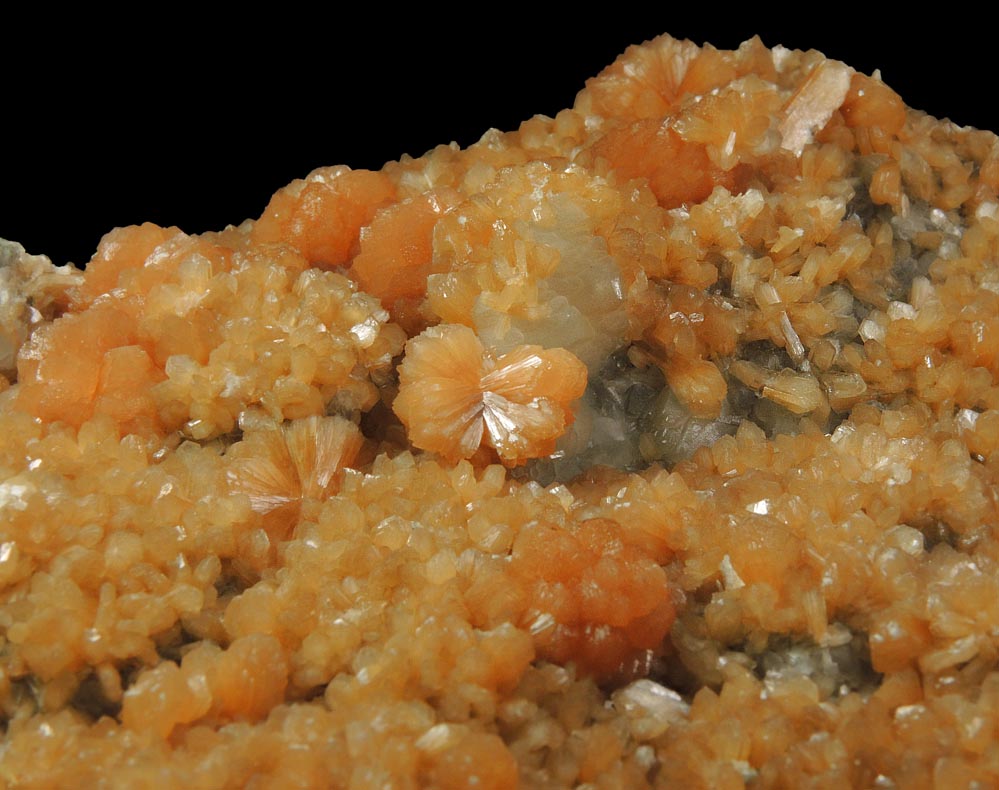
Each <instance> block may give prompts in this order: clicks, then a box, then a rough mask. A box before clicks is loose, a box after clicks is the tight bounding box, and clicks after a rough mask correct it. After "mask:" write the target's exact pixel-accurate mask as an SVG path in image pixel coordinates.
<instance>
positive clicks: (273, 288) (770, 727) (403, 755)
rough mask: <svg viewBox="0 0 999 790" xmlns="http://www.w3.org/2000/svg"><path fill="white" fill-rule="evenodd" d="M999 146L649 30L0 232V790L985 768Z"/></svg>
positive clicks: (746, 47)
mask: <svg viewBox="0 0 999 790" xmlns="http://www.w3.org/2000/svg"><path fill="white" fill-rule="evenodd" d="M997 191H999V143H997V139H996V137H995V135H993V134H991V133H989V132H982V131H976V130H973V129H961V128H958V127H955V126H954V125H952V124H950V123H947V122H941V121H937V120H935V119H933V118H929V117H927V116H925V115H923V114H922V113H919V112H917V111H913V110H909V109H907V108H906V107H905V105H904V104H903V103H902V101H901V99H900V98H899V97H898V96H897V95H896V94H895V93H894V92H893V91H892V90H891V89H890V88H888V87H887V86H885V85H884V84H883V83H882V82H881V81H880V80H879V79H878V78H877V77H876V76H875V77H867V76H864V75H862V74H858V73H856V72H854V71H853V70H852V69H850V68H849V67H848V66H845V65H844V64H841V63H837V62H835V61H830V60H827V59H825V58H824V57H823V56H822V55H821V54H819V53H817V52H805V53H803V52H792V51H788V50H786V49H783V48H780V47H777V48H775V49H774V50H768V49H766V48H765V47H764V46H763V45H762V43H761V42H760V41H759V40H758V39H754V40H752V41H748V42H746V43H745V44H743V45H742V46H741V47H740V48H739V49H738V50H736V51H733V52H724V51H719V50H716V49H714V48H712V47H710V46H705V47H697V46H696V45H694V44H692V43H690V42H682V41H677V40H674V39H672V38H670V37H668V36H663V37H661V38H658V39H656V40H654V41H651V42H648V43H646V44H644V45H642V46H638V47H632V48H630V49H629V50H628V51H627V52H625V53H624V54H623V55H622V56H621V57H620V58H619V59H618V60H617V61H615V63H613V64H612V65H611V66H609V67H608V68H607V69H606V70H604V72H602V73H601V74H600V75H599V76H597V77H596V78H594V79H592V80H590V81H589V82H588V83H587V85H586V87H585V89H584V90H583V91H581V92H580V94H579V95H578V97H577V99H576V102H575V105H574V107H573V108H572V109H567V110H565V111H563V112H561V113H559V114H558V115H557V116H556V117H555V118H553V119H552V118H543V117H537V118H534V119H532V120H529V121H527V122H525V123H524V124H522V125H521V127H520V128H519V129H518V130H516V131H513V132H508V133H501V132H497V131H490V132H488V133H487V134H486V135H485V136H484V137H483V138H482V140H481V141H480V142H478V143H477V144H475V145H473V146H471V147H469V148H468V149H465V150H461V149H459V148H458V147H457V146H441V147H439V148H437V149H434V150H433V151H430V152H429V153H427V154H426V155H424V156H422V157H419V158H417V159H413V158H409V157H404V158H403V159H401V160H400V161H398V162H392V163H389V164H387V165H386V166H385V167H384V169H383V170H382V171H381V172H378V173H373V172H367V171H352V170H350V169H348V168H345V167H337V168H323V169H320V170H317V171H315V172H314V173H312V174H311V175H309V176H308V177H307V178H306V179H304V180H301V181H296V182H294V183H292V184H291V185H289V186H288V187H286V188H284V189H282V190H280V191H279V192H278V193H277V194H276V195H275V196H274V197H273V198H272V200H271V202H270V203H269V205H268V206H267V207H266V209H265V210H264V213H263V215H262V216H261V217H260V218H259V219H257V220H255V221H252V222H246V223H244V224H243V225H242V226H240V227H238V228H228V229H226V230H224V231H222V232H219V233H210V234H204V235H202V236H200V237H195V236H188V235H186V234H184V233H183V232H181V231H180V230H178V229H176V228H166V229H164V228H159V227H156V226H153V225H148V224H147V225H143V226H140V227H133V228H125V229H118V230H115V231H112V232H111V233H110V234H108V235H107V236H106V237H105V238H104V240H103V241H102V242H101V245H100V247H99V248H98V250H97V252H96V254H95V256H94V258H93V260H92V261H91V262H90V263H89V265H88V266H87V269H86V272H79V271H76V270H73V269H71V268H56V267H53V266H52V265H51V263H49V262H48V261H47V260H46V259H44V258H41V257H36V256H29V255H26V254H25V253H24V251H23V250H21V249H20V248H18V247H16V246H15V245H7V246H5V247H2V248H0V256H2V257H0V296H2V297H3V298H2V299H0V363H2V368H3V369H2V370H0V373H2V374H3V377H2V378H0V386H2V388H3V390H4V391H3V392H2V393H0V480H2V482H0V623H2V626H3V632H2V641H0V707H2V710H3V716H4V724H5V733H4V736H3V742H2V743H3V745H2V748H0V780H2V782H4V783H6V784H10V785H12V786H51V785H54V786H67V785H87V786H107V785H110V784H116V785H122V786H132V785H140V784H149V783H155V784H162V785H170V786H173V785H188V786H192V787H201V786H204V787H225V786H232V787H238V786H246V785H248V784H253V785H254V786H314V787H330V786H332V787H351V788H362V787H386V786H398V787H417V786H433V787H440V788H453V787H471V786H475V787H479V788H490V787H491V788H506V787H512V786H515V785H516V784H518V783H519V784H521V785H522V786H525V787H569V786H576V785H580V784H585V785H586V786H588V787H619V786H626V787H635V788H640V787H653V786H654V787H719V788H728V787H743V786H747V785H751V786H754V787H798V786H806V785H809V786H810V785H812V784H822V785H823V786H837V787H847V786H854V787H870V786H896V787H939V788H944V787H967V786H972V785H973V784H974V783H976V782H977V783H978V785H980V786H991V785H994V784H997V783H999V746H997V744H999V713H997V711H999V673H997V671H996V662H997V659H999V639H997V636H996V635H997V634H999V568H997V562H999V543H997V535H996V531H997V525H999V512H997V509H999V502H997V498H999V495H997V491H999V485H997V476H999V387H997V384H999V264H997V261H999V199H997Z"/></svg>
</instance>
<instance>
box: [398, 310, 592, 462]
mask: <svg viewBox="0 0 999 790" xmlns="http://www.w3.org/2000/svg"><path fill="white" fill-rule="evenodd" d="M585 389H586V367H585V366H584V365H583V363H582V362H580V361H579V360H578V359H577V358H576V357H575V356H573V355H572V354H571V353H570V352H568V351H566V350H565V349H561V348H555V349H542V348H541V347H539V346H520V347H519V348H516V349H514V350H513V351H510V352H508V353H506V354H501V355H499V356H494V355H493V354H491V353H489V352H488V351H487V350H486V349H484V348H483V346H482V343H481V342H480V341H479V338H478V337H477V336H476V334H475V333H474V332H473V331H472V330H471V329H469V328H468V327H465V326H461V325H450V324H444V325H441V326H436V327H432V328H430V329H428V330H426V331H425V332H424V333H423V334H421V335H420V336H418V337H415V338H413V339H412V340H410V341H409V343H407V344H406V358H405V360H404V361H403V363H402V365H400V367H399V395H398V397H397V398H396V400H395V404H394V406H393V408H394V409H395V413H396V414H397V415H398V416H399V419H401V420H402V422H403V424H404V425H405V426H406V428H407V430H408V431H409V436H410V440H411V441H412V442H413V444H414V445H416V446H417V447H419V448H421V449H423V450H430V451H432V452H435V453H438V454H439V455H441V456H442V457H444V458H446V459H448V460H452V461H454V460H458V459H460V458H470V457H471V456H472V455H474V454H475V452H476V451H477V450H478V449H479V447H480V446H481V445H482V443H483V442H485V444H487V445H488V446H489V447H492V448H493V449H494V450H496V452H497V454H498V455H499V457H500V458H501V459H502V460H503V462H504V463H507V464H518V463H523V462H524V461H526V460H527V459H529V458H540V457H542V456H545V455H548V454H550V453H551V452H552V451H553V450H554V449H555V441H556V440H557V439H558V438H559V437H560V436H561V435H562V434H563V433H564V432H565V430H566V428H567V427H568V426H569V425H571V424H572V420H573V416H572V411H571V409H570V408H569V407H570V405H571V404H572V402H573V401H575V400H576V399H577V398H579V397H580V396H581V395H582V394H583V390H585Z"/></svg>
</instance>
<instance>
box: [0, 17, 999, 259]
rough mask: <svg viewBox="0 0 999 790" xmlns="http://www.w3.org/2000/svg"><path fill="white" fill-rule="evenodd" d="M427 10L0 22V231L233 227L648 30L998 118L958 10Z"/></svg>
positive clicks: (561, 90)
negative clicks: (291, 185)
mask: <svg viewBox="0 0 999 790" xmlns="http://www.w3.org/2000/svg"><path fill="white" fill-rule="evenodd" d="M428 8H429V7H428ZM434 8H435V10H434V12H433V15H428V14H426V13H420V14H417V13H407V14H406V15H399V14H397V13H395V12H391V11H389V10H388V9H387V8H384V7H375V6H372V7H371V8H370V9H369V10H368V11H367V12H366V13H365V14H364V15H363V19H360V20H355V21H354V22H353V23H350V22H347V21H345V20H343V19H336V18H327V17H325V16H312V15H310V14H309V13H308V12H306V11H304V10H301V9H297V8H295V7H288V8H271V9H270V10H269V11H268V15H267V16H260V15H257V16H254V15H253V12H249V11H243V12H240V14H239V15H238V16H237V15H233V16H232V17H226V16H223V15H220V16H218V17H216V18H208V17H206V16H204V15H186V14H183V13H180V12H172V13H169V14H168V13H163V14H161V15H159V16H158V17H157V18H156V19H155V20H154V21H150V22H143V23H139V22H129V23H128V26H127V27H128V30H127V33H124V34H123V33H115V32H112V30H111V29H110V28H103V29H102V28H100V27H99V24H97V23H98V22H102V21H104V22H106V21H110V20H96V21H95V20H94V19H93V18H87V19H82V18H81V19H80V20H72V19H65V18H63V19H60V25H61V29H65V28H66V27H69V28H72V27H73V25H74V24H75V23H76V22H79V24H80V25H81V26H84V25H85V26H86V27H87V30H82V29H81V31H80V33H79V34H78V35H76V36H75V37H74V38H73V39H72V40H71V41H70V42H69V43H67V42H66V41H64V40H60V39H59V38H58V36H56V35H55V34H54V32H53V31H52V30H50V29H49V27H48V26H47V25H46V24H45V23H44V22H42V23H40V24H37V25H34V26H32V27H30V29H29V28H27V27H25V28H24V29H20V30H16V31H14V30H12V31H9V35H8V43H7V44H6V46H7V50H6V58H7V63H6V64H5V68H4V69H3V71H2V72H0V87H2V88H3V94H4V97H5V98H4V100H3V110H2V115H0V237H4V238H8V239H13V240H16V241H19V242H21V243H22V244H24V245H25V246H26V247H27V248H28V250H29V251H30V252H35V253H45V254H48V255H50V256H51V257H52V258H53V260H54V261H55V262H56V263H64V262H66V261H73V262H75V263H77V264H80V265H82V264H84V263H85V262H86V261H87V260H88V259H89V257H90V255H91V254H92V253H93V251H94V249H95V247H96V245H97V242H98V241H99V240H100V237H101V235H102V234H103V233H105V232H106V231H108V230H110V229H111V228H112V227H114V226H118V225H127V224H131V223H136V222H142V221H146V220H149V221H153V222H157V223H159V224H162V225H179V226H180V227H181V228H182V229H184V230H185V231H188V232H192V233H196V232H200V231H204V230H209V229H219V228H221V227H224V226H225V225H227V224H230V223H239V222H240V221H242V220H243V219H245V218H247V217H256V216H259V214H260V212H261V211H262V210H263V207H264V206H265V205H266V203H267V200H268V197H269V196H270V194H271V193H272V192H274V191H275V190H276V189H278V188H279V187H281V186H283V185H284V184H286V183H287V182H289V181H291V180H292V179H294V178H299V177H303V176H304V175H306V174H307V173H308V172H309V171H310V170H311V169H313V168H314V167H318V166H320V165H332V164H348V165H350V166H351V167H355V168H356V167H367V168H378V167H380V166H381V165H382V164H383V163H384V162H385V161H386V160H389V159H396V158H398V157H399V156H400V155H401V154H403V153H410V154H413V155H419V154H421V153H423V152H424V151H426V150H427V149H429V148H432V147H433V146H434V145H436V144H438V143H446V142H449V141H451V140H456V141H457V142H458V143H459V144H461V145H463V146H464V145H468V144H470V143H472V142H474V141H475V140H476V139H478V137H480V136H481V134H482V133H483V132H484V131H485V130H486V129H488V128H489V127H497V128H500V129H504V130H505V129H513V128H516V126H517V125H518V124H519V123H520V122H521V121H523V120H524V119H526V118H529V117H530V116H532V115H534V114H536V113H544V114H547V115H554V114H555V113H556V112H558V110H560V109H562V108H564V107H567V106H569V105H571V104H572V101H573V99H574V97H575V94H576V93H577V91H579V90H580V89H581V88H582V87H583V84H584V82H585V80H586V79H587V78H589V77H592V76H595V75H596V74H597V73H598V72H599V71H600V70H601V69H602V68H603V67H604V66H606V65H608V64H609V63H610V62H611V61H612V60H613V59H614V58H615V57H616V56H617V55H618V54H619V53H620V52H622V51H623V50H624V49H625V48H626V47H627V46H628V45H629V44H633V43H639V42H641V41H643V40H646V39H649V38H652V37H654V36H656V35H658V34H659V33H663V32H669V33H670V34H671V35H674V36H676V37H679V38H690V39H692V40H693V41H695V42H697V43H698V44H702V43H704V42H705V41H707V42H710V43H712V44H714V45H715V46H717V47H719V48H726V49H727V48H733V47H736V46H738V44H739V42H741V41H743V40H744V39H746V38H748V37H750V36H752V35H753V34H759V35H760V36H761V37H762V39H763V41H764V43H765V44H766V45H767V46H771V47H772V46H774V45H777V44H783V45H785V46H787V47H790V48H796V49H810V48H815V49H819V50H821V51H822V52H824V53H825V54H826V55H828V56H830V57H834V58H837V59H839V60H843V61H845V62H847V63H848V64H850V65H851V66H853V67H855V68H857V69H858V70H860V71H863V72H866V73H870V72H872V71H873V70H874V69H878V68H879V69H880V70H881V72H882V78H883V79H884V80H885V82H887V83H888V84H889V85H890V86H892V87H893V88H894V89H895V90H897V91H898V92H899V93H900V94H901V95H902V98H903V99H904V100H905V101H906V102H907V103H908V104H910V105H911V106H913V107H916V108H919V109H922V110H926V111H927V112H929V113H931V114H933V115H937V116H939V117H949V118H951V119H952V120H953V121H955V122H956V123H959V124H962V125H972V126H977V127H980V128H989V129H994V130H995V129H999V120H997V118H999V109H997V98H999V90H997V88H999V79H997V76H999V75H997V69H996V67H995V65H994V63H995V52H994V49H993V48H992V44H991V42H990V40H989V39H990V37H991V33H990V28H989V26H988V25H986V24H984V23H981V22H980V23H979V24H978V25H977V26H976V25H975V24H974V23H971V22H968V21H965V20H966V18H965V17H964V16H963V15H960V16H957V17H955V18H954V19H947V18H946V17H944V15H943V14H942V13H941V14H940V16H939V17H938V18H934V19H918V18H917V19H915V20H910V21H909V22H907V23H906V25H907V31H908V32H903V29H902V27H901V25H902V24H903V23H902V21H901V20H900V19H899V18H896V17H894V16H890V17H886V18H885V19H872V18H870V17H868V16H865V12H864V11H863V9H860V8H858V7H857V6H841V7H838V13H839V16H838V17H836V18H835V19H831V20H826V21H823V22H813V23H812V24H804V23H802V21H801V20H802V18H804V17H807V16H809V15H810V16H812V18H817V14H818V12H817V11H815V10H813V9H810V8H803V9H802V8H800V7H799V9H798V10H795V11H792V12H791V14H790V15H784V16H782V15H780V14H779V13H778V11H777V10H776V9H770V10H769V11H768V12H767V13H769V14H770V16H769V17H768V16H767V15H766V13H762V12H757V13H758V15H757V16H756V17H755V18H747V19H746V20H745V21H741V20H739V21H733V20H731V19H727V18H725V19H724V20H723V19H722V18H721V17H720V15H719V18H718V19H716V20H714V21H712V20H710V17H711V16H712V13H711V10H710V9H709V10H708V11H707V12H706V13H703V14H701V17H702V18H700V19H695V20H693V21H691V19H689V17H692V16H693V15H694V14H693V12H687V14H686V15H680V14H677V13H675V12H673V11H664V12H662V13H658V14H656V13H648V14H645V15H644V16H637V17H636V16H635V15H634V14H631V15H629V14H628V13H627V11H628V9H627V8H626V7H625V6H624V5H620V4H619V5H618V6H616V7H615V6H608V9H609V11H610V14H611V18H608V19H602V18H598V17H595V16H588V15H586V14H585V13H584V12H583V11H582V10H581V9H574V10H573V11H572V12H571V15H572V18H571V19H570V17H569V16H568V15H549V18H536V17H534V18H528V17H527V16H526V12H523V11H522V12H520V13H519V14H514V13H513V12H512V11H511V9H510V8H509V7H507V6H503V7H502V8H501V7H499V6H488V7H487V6H478V7H473V6H466V7H464V8H463V9H460V10H453V11H450V12H445V11H443V10H441V9H439V8H437V7H434ZM684 17H688V18H684ZM704 17H707V18H708V19H707V21H705V19H704ZM447 20H453V22H454V24H455V25H457V27H458V28H459V29H460V30H461V31H462V36H463V37H460V38H456V37H455V36H453V35H452V34H451V32H450V29H449V27H448V24H447ZM483 20H485V21H483ZM780 20H784V21H780ZM91 31H93V32H91ZM52 67H54V70H50V69H51V68H52Z"/></svg>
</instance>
